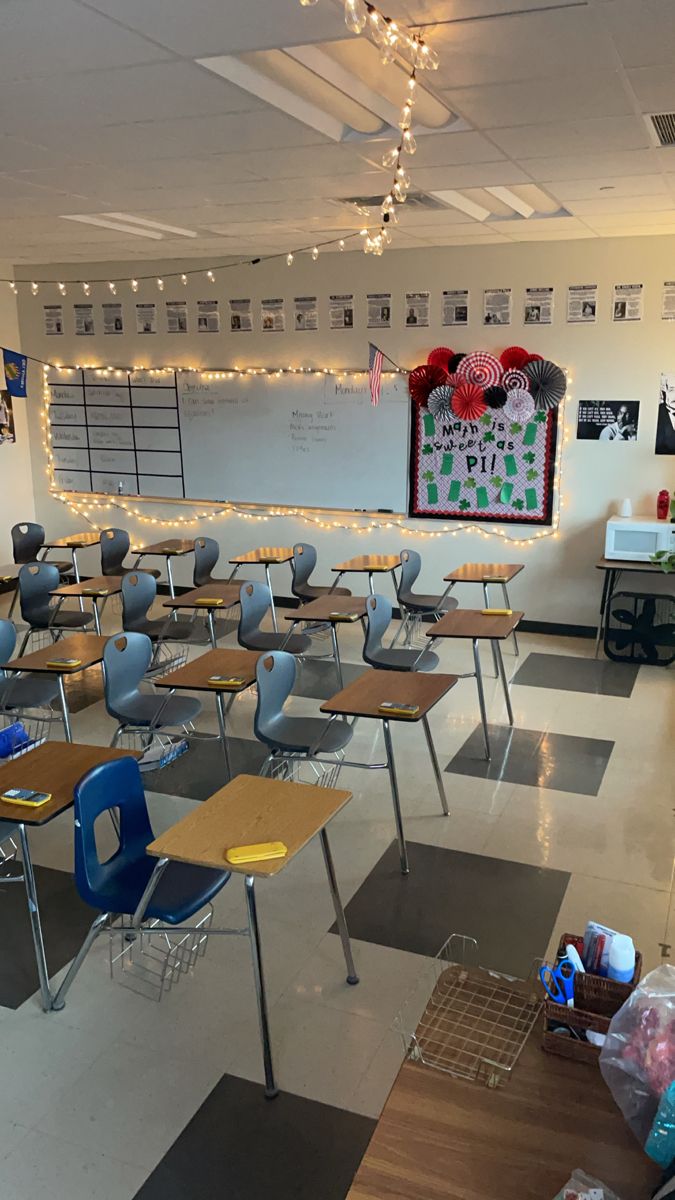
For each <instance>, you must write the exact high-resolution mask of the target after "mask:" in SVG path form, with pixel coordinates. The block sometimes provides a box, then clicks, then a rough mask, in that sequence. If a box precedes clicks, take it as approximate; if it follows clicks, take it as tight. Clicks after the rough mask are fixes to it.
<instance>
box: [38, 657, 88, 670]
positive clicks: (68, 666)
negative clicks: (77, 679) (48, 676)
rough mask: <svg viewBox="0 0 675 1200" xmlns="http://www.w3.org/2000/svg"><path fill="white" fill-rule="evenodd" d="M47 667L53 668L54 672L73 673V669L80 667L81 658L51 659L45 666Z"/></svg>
mask: <svg viewBox="0 0 675 1200" xmlns="http://www.w3.org/2000/svg"><path fill="white" fill-rule="evenodd" d="M45 665H46V666H48V667H53V668H54V670H55V671H74V670H75V667H81V666H82V659H81V658H51V659H50V660H49V662H48V663H46V664H45Z"/></svg>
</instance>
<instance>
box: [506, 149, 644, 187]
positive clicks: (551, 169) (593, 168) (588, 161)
mask: <svg viewBox="0 0 675 1200" xmlns="http://www.w3.org/2000/svg"><path fill="white" fill-rule="evenodd" d="M519 165H520V166H521V167H522V168H523V170H524V171H526V172H527V173H528V175H530V176H531V178H532V179H533V180H535V182H537V183H549V182H555V181H556V180H566V179H595V178H597V176H598V175H604V176H606V178H605V182H607V179H611V178H612V176H613V175H651V174H653V173H654V171H658V170H659V169H660V164H659V161H658V158H657V151H656V150H625V151H621V152H618V153H616V154H611V153H610V154H584V155H560V156H559V157H555V158H521V159H519Z"/></svg>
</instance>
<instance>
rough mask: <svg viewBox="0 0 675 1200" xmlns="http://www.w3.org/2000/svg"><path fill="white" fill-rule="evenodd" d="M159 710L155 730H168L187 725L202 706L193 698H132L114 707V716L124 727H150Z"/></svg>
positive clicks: (140, 696) (141, 696)
mask: <svg viewBox="0 0 675 1200" xmlns="http://www.w3.org/2000/svg"><path fill="white" fill-rule="evenodd" d="M160 710H161V717H160V719H159V724H158V725H157V726H156V728H157V729H169V728H173V727H174V726H175V725H187V724H188V722H190V721H194V719H195V717H198V716H199V714H200V712H201V711H202V705H201V702H200V701H199V700H197V699H196V698H195V697H194V696H169V697H168V699H167V698H166V697H165V696H150V695H138V696H132V697H130V698H129V700H128V701H126V700H124V701H122V702H121V703H119V704H118V705H116V706H115V711H114V714H113V715H114V716H116V717H117V718H118V720H120V721H122V722H123V723H124V724H126V725H141V726H144V725H148V726H149V725H152V724H153V722H154V721H155V719H156V718H157V714H158V713H159V712H160Z"/></svg>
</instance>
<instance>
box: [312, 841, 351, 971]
mask: <svg viewBox="0 0 675 1200" xmlns="http://www.w3.org/2000/svg"><path fill="white" fill-rule="evenodd" d="M319 836H320V838H321V849H322V850H323V860H324V862H325V864H326V874H327V876H328V886H329V888H330V894H331V899H332V901H333V908H334V909H335V920H336V922H337V927H338V932H339V934H340V941H341V942H342V950H343V953H344V956H345V963H346V964H347V983H350V984H352V985H353V984H355V983H358V982H359V977H358V975H357V974H356V967H355V966H354V959H353V957H352V944H351V942H350V940H349V930H348V928H347V921H346V919H345V914H344V909H343V907H342V900H341V899H340V893H339V891H338V885H337V879H336V877H335V867H334V866H333V855H332V854H331V851H330V844H329V842H328V834H327V833H326V830H325V829H322V830H321V833H320V834H319Z"/></svg>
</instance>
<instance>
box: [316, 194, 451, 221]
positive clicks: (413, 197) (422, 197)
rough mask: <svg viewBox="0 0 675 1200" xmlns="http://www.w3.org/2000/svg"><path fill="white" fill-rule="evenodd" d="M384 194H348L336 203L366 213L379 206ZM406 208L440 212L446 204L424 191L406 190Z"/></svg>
mask: <svg viewBox="0 0 675 1200" xmlns="http://www.w3.org/2000/svg"><path fill="white" fill-rule="evenodd" d="M383 200H384V196H350V197H349V198H348V199H343V200H339V201H337V203H338V204H346V205H347V206H348V207H349V208H355V209H356V211H357V212H358V213H361V214H362V215H363V216H365V215H366V210H369V211H370V210H373V209H377V208H379V207H380V205H381V204H382V201H383ZM405 206H406V208H407V209H410V208H416V209H417V208H423V209H425V210H426V211H427V212H428V211H429V210H431V211H432V212H440V211H441V210H442V209H444V208H447V205H445V204H442V203H441V201H440V200H436V199H435V198H434V196H428V195H427V193H426V192H408V198H407V200H406V204H405Z"/></svg>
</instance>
